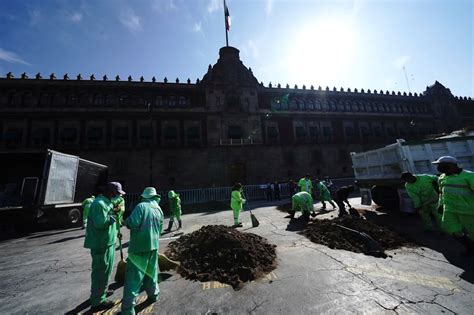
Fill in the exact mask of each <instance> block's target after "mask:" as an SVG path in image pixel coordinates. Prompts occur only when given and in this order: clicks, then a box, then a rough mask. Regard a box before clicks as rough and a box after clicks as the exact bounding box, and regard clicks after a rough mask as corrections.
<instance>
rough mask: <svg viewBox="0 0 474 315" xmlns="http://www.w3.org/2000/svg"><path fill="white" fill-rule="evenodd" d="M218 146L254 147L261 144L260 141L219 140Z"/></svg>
mask: <svg viewBox="0 0 474 315" xmlns="http://www.w3.org/2000/svg"><path fill="white" fill-rule="evenodd" d="M219 144H220V145H255V144H262V141H259V140H254V139H252V138H250V139H220V141H219Z"/></svg>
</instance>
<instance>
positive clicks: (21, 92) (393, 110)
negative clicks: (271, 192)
mask: <svg viewBox="0 0 474 315" xmlns="http://www.w3.org/2000/svg"><path fill="white" fill-rule="evenodd" d="M219 55H220V56H219V59H218V61H217V63H216V64H215V65H213V66H211V65H210V66H209V69H208V71H207V73H206V74H205V75H204V77H203V78H202V79H201V80H199V79H198V80H197V81H196V82H195V83H194V82H193V83H192V82H191V81H190V80H189V79H188V80H187V81H186V82H179V80H178V79H176V81H175V82H170V81H168V80H167V79H166V78H165V79H164V80H163V82H158V81H156V80H155V78H153V79H152V81H151V82H146V81H145V80H144V79H143V78H140V80H138V81H134V80H133V79H132V78H130V77H129V78H128V80H127V79H125V80H121V79H120V78H118V77H117V78H110V79H109V78H107V77H105V76H104V77H103V78H97V79H96V78H94V77H93V76H91V77H88V78H81V77H80V76H78V77H77V78H69V77H67V75H65V76H64V77H63V78H55V77H54V75H51V76H50V77H47V78H42V77H41V76H40V75H39V74H38V75H37V76H36V77H34V78H28V77H27V76H26V75H21V76H19V77H13V75H11V74H8V75H7V77H6V78H1V79H0V152H37V151H42V150H44V149H46V148H50V149H54V150H58V151H61V152H66V153H71V154H75V155H79V156H80V157H82V158H85V159H88V160H92V161H96V162H98V163H102V164H106V165H108V166H109V168H110V169H109V175H110V176H109V177H110V178H111V179H114V180H119V181H121V182H123V184H124V187H125V190H128V191H130V192H138V191H141V190H142V189H143V187H145V186H148V185H149V184H152V185H155V186H157V187H158V188H159V189H168V188H175V189H186V188H199V187H212V186H230V185H232V184H233V183H235V182H237V181H240V182H242V183H244V184H260V183H266V182H269V181H276V180H279V181H286V180H288V179H290V178H292V179H298V178H300V177H301V176H303V175H304V174H305V173H307V172H309V173H311V175H312V177H313V178H317V177H324V176H330V177H348V176H352V168H351V160H350V154H349V153H350V152H353V151H354V152H357V151H363V150H367V149H371V148H377V147H381V146H383V145H386V144H389V143H392V142H394V141H395V140H396V139H399V138H403V139H406V140H410V139H419V138H423V137H426V136H428V135H432V134H440V133H444V132H450V131H452V130H456V129H461V128H463V127H468V126H471V125H474V101H473V100H471V98H466V97H455V96H453V95H452V94H451V92H450V90H449V89H447V88H445V87H444V86H443V85H442V84H440V83H439V82H435V83H434V84H433V85H431V86H429V87H427V88H426V90H425V91H424V92H423V93H421V94H417V93H414V94H412V93H409V94H406V93H400V92H398V93H396V92H389V91H386V92H384V91H376V90H357V89H354V90H351V89H346V90H344V89H342V88H341V89H336V88H332V89H330V88H327V87H326V88H321V87H313V86H311V87H309V86H302V87H297V86H294V87H290V86H288V85H286V86H280V85H273V86H272V85H271V84H268V86H264V85H263V83H259V82H258V80H257V79H256V78H255V76H254V75H253V73H252V70H251V69H250V68H247V67H246V66H244V64H243V63H242V61H241V60H240V58H239V50H237V49H236V48H233V47H223V48H221V49H220V52H219ZM3 167H7V166H5V165H4V166H3ZM150 174H151V175H150Z"/></svg>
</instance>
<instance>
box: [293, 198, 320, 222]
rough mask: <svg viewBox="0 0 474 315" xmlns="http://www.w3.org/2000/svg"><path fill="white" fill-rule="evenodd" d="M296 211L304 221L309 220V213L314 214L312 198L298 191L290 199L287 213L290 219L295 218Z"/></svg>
mask: <svg viewBox="0 0 474 315" xmlns="http://www.w3.org/2000/svg"><path fill="white" fill-rule="evenodd" d="M296 211H301V212H302V217H303V218H304V219H306V220H308V219H309V215H310V213H311V212H314V208H313V197H311V194H310V193H308V192H306V191H300V192H298V193H296V194H294V195H293V196H292V197H291V211H289V214H290V218H291V219H293V218H294V217H295V213H296Z"/></svg>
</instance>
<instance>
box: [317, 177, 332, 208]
mask: <svg viewBox="0 0 474 315" xmlns="http://www.w3.org/2000/svg"><path fill="white" fill-rule="evenodd" d="M315 188H316V189H318V190H319V200H321V203H322V204H323V209H326V201H328V202H329V203H330V204H331V206H333V208H336V204H335V203H334V202H333V201H332V198H331V192H330V191H329V189H328V188H327V187H326V185H324V184H323V183H322V182H318V183H317V184H316V185H315Z"/></svg>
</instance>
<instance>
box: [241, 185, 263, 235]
mask: <svg viewBox="0 0 474 315" xmlns="http://www.w3.org/2000/svg"><path fill="white" fill-rule="evenodd" d="M242 195H243V197H244V199H245V200H246V201H247V198H246V197H245V195H244V194H243V193H242ZM245 203H247V202H245ZM249 211H250V221H252V227H257V226H259V225H260V222H258V220H257V217H256V216H255V215H254V214H253V213H252V210H250V208H249Z"/></svg>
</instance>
